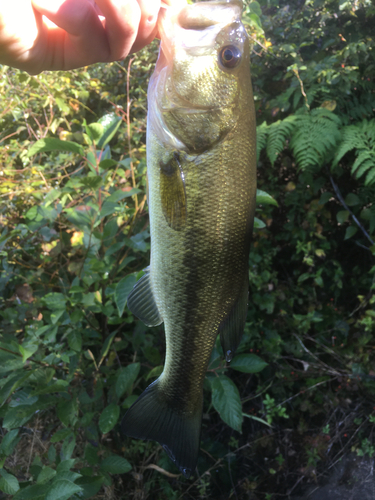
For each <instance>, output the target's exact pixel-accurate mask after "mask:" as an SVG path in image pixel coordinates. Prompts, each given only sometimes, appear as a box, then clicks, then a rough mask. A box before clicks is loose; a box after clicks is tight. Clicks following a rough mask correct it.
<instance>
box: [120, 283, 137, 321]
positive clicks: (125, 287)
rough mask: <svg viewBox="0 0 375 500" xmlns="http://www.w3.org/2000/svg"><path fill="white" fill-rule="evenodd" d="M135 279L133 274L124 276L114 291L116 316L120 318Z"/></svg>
mask: <svg viewBox="0 0 375 500" xmlns="http://www.w3.org/2000/svg"><path fill="white" fill-rule="evenodd" d="M136 281H137V279H136V277H135V275H134V274H130V275H129V276H125V278H123V279H122V280H121V281H119V282H118V283H117V286H116V290H115V301H116V305H117V309H118V315H119V316H120V317H121V316H122V313H123V312H124V309H125V305H126V301H127V299H128V295H129V293H130V292H131V291H132V289H133V287H134V285H135V283H136Z"/></svg>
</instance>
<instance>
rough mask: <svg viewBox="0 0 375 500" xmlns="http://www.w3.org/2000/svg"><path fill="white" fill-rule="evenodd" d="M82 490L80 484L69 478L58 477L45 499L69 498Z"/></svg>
mask: <svg viewBox="0 0 375 500" xmlns="http://www.w3.org/2000/svg"><path fill="white" fill-rule="evenodd" d="M81 490H82V488H81V487H80V486H78V485H77V484H74V483H73V482H72V481H69V480H68V479H58V480H56V481H55V482H54V483H53V485H52V487H51V488H50V489H49V490H48V492H47V495H46V498H45V500H68V498H70V497H71V496H72V495H74V494H75V493H78V492H80V491H81Z"/></svg>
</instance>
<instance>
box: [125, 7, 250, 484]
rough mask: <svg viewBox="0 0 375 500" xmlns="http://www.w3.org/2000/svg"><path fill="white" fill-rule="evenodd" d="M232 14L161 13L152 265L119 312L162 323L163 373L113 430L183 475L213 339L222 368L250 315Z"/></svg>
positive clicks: (243, 66)
mask: <svg viewBox="0 0 375 500" xmlns="http://www.w3.org/2000/svg"><path fill="white" fill-rule="evenodd" d="M241 13H242V1H241V0H216V1H203V2H199V3H196V4H193V5H186V6H185V7H184V8H182V9H180V10H179V11H177V12H176V11H174V10H173V9H172V8H169V9H166V10H164V12H163V14H162V15H161V17H160V20H159V32H160V34H161V48H160V53H159V58H158V61H157V64H156V68H155V72H154V73H153V75H152V77H151V80H150V84H149V89H148V106H149V110H148V124H147V172H148V173H147V175H148V189H149V191H148V204H149V213H150V227H151V262H150V266H149V268H147V269H146V272H145V274H144V275H143V276H142V278H141V279H140V280H139V281H138V282H137V284H136V285H135V287H134V289H133V290H132V292H131V294H130V295H129V298H128V306H129V308H130V310H131V311H132V312H133V313H134V314H135V315H136V316H137V317H138V318H140V319H141V320H142V321H143V322H144V323H145V324H146V325H149V326H156V325H159V324H161V323H162V322H163V321H164V326H165V335H166V344H167V345H166V358H165V365H164V371H163V373H162V374H161V375H160V377H159V378H158V379H157V380H156V381H155V382H153V383H152V384H151V385H150V386H149V387H148V388H147V389H146V390H145V391H144V392H143V394H141V396H140V397H139V398H138V400H137V401H136V402H135V403H134V405H133V406H132V407H131V408H130V409H129V410H128V412H127V413H126V415H125V417H124V419H123V421H122V431H123V432H124V434H126V435H128V436H132V437H135V438H140V439H152V440H155V441H158V442H159V443H160V444H161V445H162V446H163V447H164V449H165V450H166V451H167V453H168V455H169V456H170V458H171V459H172V460H173V461H174V462H175V463H176V465H177V466H178V467H179V469H180V470H181V472H182V473H183V474H184V475H185V476H186V477H189V476H190V474H191V472H192V471H193V470H194V469H195V467H196V464H197V459H198V452H199V443H200V433H201V420H202V405H203V382H204V377H205V373H206V369H207V365H208V362H209V359H210V355H211V351H212V348H213V345H214V343H215V339H216V337H217V335H218V334H220V340H221V344H222V346H223V350H224V353H225V357H226V360H227V361H230V360H231V358H232V356H233V354H234V352H235V350H236V348H237V346H238V344H239V342H240V339H241V335H242V332H243V329H244V324H245V320H246V314H247V302H248V275H249V273H248V258H249V245H250V237H251V234H252V228H253V218H254V209H255V197H256V145H255V116H254V105H253V95H252V87H251V80H250V65H249V64H250V63H249V42H248V37H247V35H246V31H245V29H244V27H243V25H242V23H241Z"/></svg>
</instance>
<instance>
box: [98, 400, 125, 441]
mask: <svg viewBox="0 0 375 500" xmlns="http://www.w3.org/2000/svg"><path fill="white" fill-rule="evenodd" d="M119 416H120V407H119V406H118V405H116V404H114V403H112V404H110V405H109V406H107V408H104V410H103V412H102V414H101V415H100V418H99V429H100V430H101V432H102V433H103V434H106V433H107V432H109V431H111V430H112V429H113V428H114V426H115V425H116V424H117V421H118V419H119Z"/></svg>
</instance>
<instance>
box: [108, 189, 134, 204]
mask: <svg viewBox="0 0 375 500" xmlns="http://www.w3.org/2000/svg"><path fill="white" fill-rule="evenodd" d="M139 193H142V190H141V189H138V188H133V189H131V190H130V191H123V190H122V189H118V190H117V191H115V192H114V193H113V194H111V196H108V198H106V199H105V201H111V202H113V203H117V202H119V201H121V200H123V199H124V198H129V197H130V196H134V195H135V194H139Z"/></svg>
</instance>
